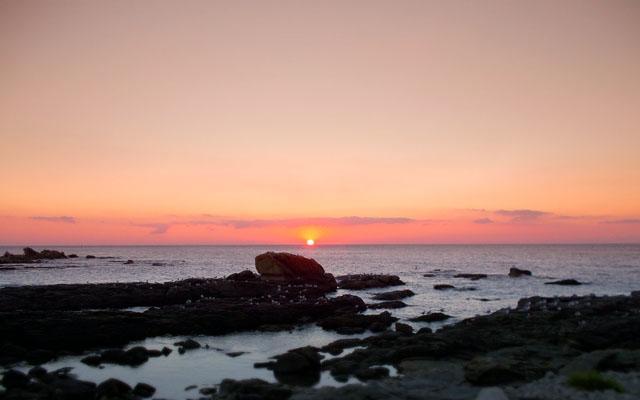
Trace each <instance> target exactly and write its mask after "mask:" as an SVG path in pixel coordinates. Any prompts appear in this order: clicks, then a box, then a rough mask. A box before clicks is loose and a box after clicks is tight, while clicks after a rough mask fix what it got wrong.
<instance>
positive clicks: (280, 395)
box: [216, 379, 293, 400]
mask: <svg viewBox="0 0 640 400" xmlns="http://www.w3.org/2000/svg"><path fill="white" fill-rule="evenodd" d="M219 389H220V390H219V395H218V397H216V398H219V399H226V400H241V399H246V400H254V399H255V400H258V399H264V400H286V399H288V398H289V397H291V394H292V393H293V392H292V391H291V389H289V388H287V387H286V386H283V385H281V384H275V383H268V382H265V381H263V380H261V379H245V380H240V381H236V380H233V379H225V380H223V381H222V382H221V383H220V388H219Z"/></svg>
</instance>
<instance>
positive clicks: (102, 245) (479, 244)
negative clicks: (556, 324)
mask: <svg viewBox="0 0 640 400" xmlns="http://www.w3.org/2000/svg"><path fill="white" fill-rule="evenodd" d="M594 245H603V246H604V245H606V246H613V245H627V246H629V245H631V246H634V245H640V242H495V243H490V242H487V243H468V242H465V243H320V244H319V243H316V244H314V245H313V246H309V245H307V244H305V243H304V242H300V243H298V242H296V243H190V244H189V243H176V244H144V243H143V244H137V243H133V244H28V245H25V244H3V243H0V247H22V248H24V247H232V246H233V247H258V246H260V247H268V246H291V247H304V248H317V247H328V246H332V247H336V246H345V247H346V246H594Z"/></svg>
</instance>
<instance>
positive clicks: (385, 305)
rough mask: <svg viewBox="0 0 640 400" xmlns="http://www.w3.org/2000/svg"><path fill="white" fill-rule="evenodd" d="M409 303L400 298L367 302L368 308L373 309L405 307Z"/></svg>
mask: <svg viewBox="0 0 640 400" xmlns="http://www.w3.org/2000/svg"><path fill="white" fill-rule="evenodd" d="M406 306H407V305H406V304H405V303H404V302H403V301H400V300H392V301H383V302H380V303H374V304H367V308H369V309H371V310H379V309H395V308H403V307H406Z"/></svg>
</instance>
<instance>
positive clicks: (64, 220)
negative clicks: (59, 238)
mask: <svg viewBox="0 0 640 400" xmlns="http://www.w3.org/2000/svg"><path fill="white" fill-rule="evenodd" d="M31 219H32V220H35V221H46V222H62V223H64V224H75V223H76V219H75V218H74V217H69V216H67V215H61V216H58V217H47V216H35V217H31Z"/></svg>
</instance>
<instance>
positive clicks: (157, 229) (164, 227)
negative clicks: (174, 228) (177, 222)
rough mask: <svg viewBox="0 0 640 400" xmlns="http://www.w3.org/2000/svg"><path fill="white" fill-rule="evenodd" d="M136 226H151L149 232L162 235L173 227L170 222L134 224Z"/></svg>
mask: <svg viewBox="0 0 640 400" xmlns="http://www.w3.org/2000/svg"><path fill="white" fill-rule="evenodd" d="M133 225H134V226H138V227H140V228H149V229H151V231H150V232H149V234H151V235H162V234H165V233H167V231H168V230H169V228H170V227H171V225H170V224H164V223H157V224H133Z"/></svg>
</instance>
